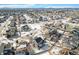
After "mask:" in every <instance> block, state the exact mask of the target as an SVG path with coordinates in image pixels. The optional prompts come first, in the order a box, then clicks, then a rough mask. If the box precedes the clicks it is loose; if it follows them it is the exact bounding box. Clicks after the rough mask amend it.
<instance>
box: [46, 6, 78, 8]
mask: <svg viewBox="0 0 79 59" xmlns="http://www.w3.org/2000/svg"><path fill="white" fill-rule="evenodd" d="M45 8H79V6H47V7H45Z"/></svg>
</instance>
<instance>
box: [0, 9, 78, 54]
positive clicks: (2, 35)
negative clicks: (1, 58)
mask: <svg viewBox="0 0 79 59" xmlns="http://www.w3.org/2000/svg"><path fill="white" fill-rule="evenodd" d="M0 55H79V9H75V8H67V9H65V8H63V9H62V8H59V9H54V8H47V9H45V8H44V9H43V8H42V9H41V8H40V9H39V8H37V9H32V8H31V9H30V8H24V9H23V8H22V9H6V10H3V9H0Z"/></svg>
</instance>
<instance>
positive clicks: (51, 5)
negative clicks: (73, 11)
mask: <svg viewBox="0 0 79 59" xmlns="http://www.w3.org/2000/svg"><path fill="white" fill-rule="evenodd" d="M0 8H79V4H0Z"/></svg>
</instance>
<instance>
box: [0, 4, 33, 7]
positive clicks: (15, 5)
mask: <svg viewBox="0 0 79 59" xmlns="http://www.w3.org/2000/svg"><path fill="white" fill-rule="evenodd" d="M32 6H34V4H8V5H0V8H29V7H32Z"/></svg>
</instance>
